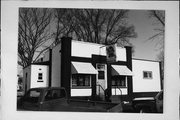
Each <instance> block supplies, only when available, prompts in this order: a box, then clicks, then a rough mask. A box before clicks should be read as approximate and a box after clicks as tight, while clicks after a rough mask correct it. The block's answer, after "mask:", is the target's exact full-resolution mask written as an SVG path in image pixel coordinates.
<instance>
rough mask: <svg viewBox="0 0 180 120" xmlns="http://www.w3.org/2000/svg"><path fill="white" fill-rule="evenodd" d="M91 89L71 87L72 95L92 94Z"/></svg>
mask: <svg viewBox="0 0 180 120" xmlns="http://www.w3.org/2000/svg"><path fill="white" fill-rule="evenodd" d="M91 94H92V93H91V89H71V96H91Z"/></svg>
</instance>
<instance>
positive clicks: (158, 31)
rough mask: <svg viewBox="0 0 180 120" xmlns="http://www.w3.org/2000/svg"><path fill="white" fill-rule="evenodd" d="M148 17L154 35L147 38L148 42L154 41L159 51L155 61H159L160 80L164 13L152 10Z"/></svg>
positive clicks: (162, 60)
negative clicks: (152, 25) (153, 26)
mask: <svg viewBox="0 0 180 120" xmlns="http://www.w3.org/2000/svg"><path fill="white" fill-rule="evenodd" d="M150 17H151V18H152V19H153V21H154V22H155V23H154V24H155V25H156V28H155V29H154V31H155V34H154V35H153V36H151V37H150V38H149V40H156V43H157V44H156V45H157V46H158V49H159V51H160V52H159V54H158V55H157V59H158V60H160V61H161V71H162V75H161V77H162V79H163V76H164V33H165V11H160V10H153V11H150Z"/></svg>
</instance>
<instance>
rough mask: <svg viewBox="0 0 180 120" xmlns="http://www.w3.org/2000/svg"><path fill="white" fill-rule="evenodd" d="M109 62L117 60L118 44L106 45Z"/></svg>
mask: <svg viewBox="0 0 180 120" xmlns="http://www.w3.org/2000/svg"><path fill="white" fill-rule="evenodd" d="M106 55H107V56H106V59H107V62H116V45H108V46H106Z"/></svg>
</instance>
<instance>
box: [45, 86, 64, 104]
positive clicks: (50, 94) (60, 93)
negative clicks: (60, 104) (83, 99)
mask: <svg viewBox="0 0 180 120" xmlns="http://www.w3.org/2000/svg"><path fill="white" fill-rule="evenodd" d="M65 97H66V93H65V91H64V89H53V90H48V91H47V92H46V93H45V101H48V100H54V99H59V98H65Z"/></svg>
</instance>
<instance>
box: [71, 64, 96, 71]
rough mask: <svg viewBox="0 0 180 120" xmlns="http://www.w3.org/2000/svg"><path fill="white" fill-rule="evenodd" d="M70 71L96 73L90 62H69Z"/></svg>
mask: <svg viewBox="0 0 180 120" xmlns="http://www.w3.org/2000/svg"><path fill="white" fill-rule="evenodd" d="M71 63H72V65H71V73H72V74H98V72H97V70H96V69H95V68H94V67H93V66H92V64H91V63H84V62H71Z"/></svg>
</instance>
